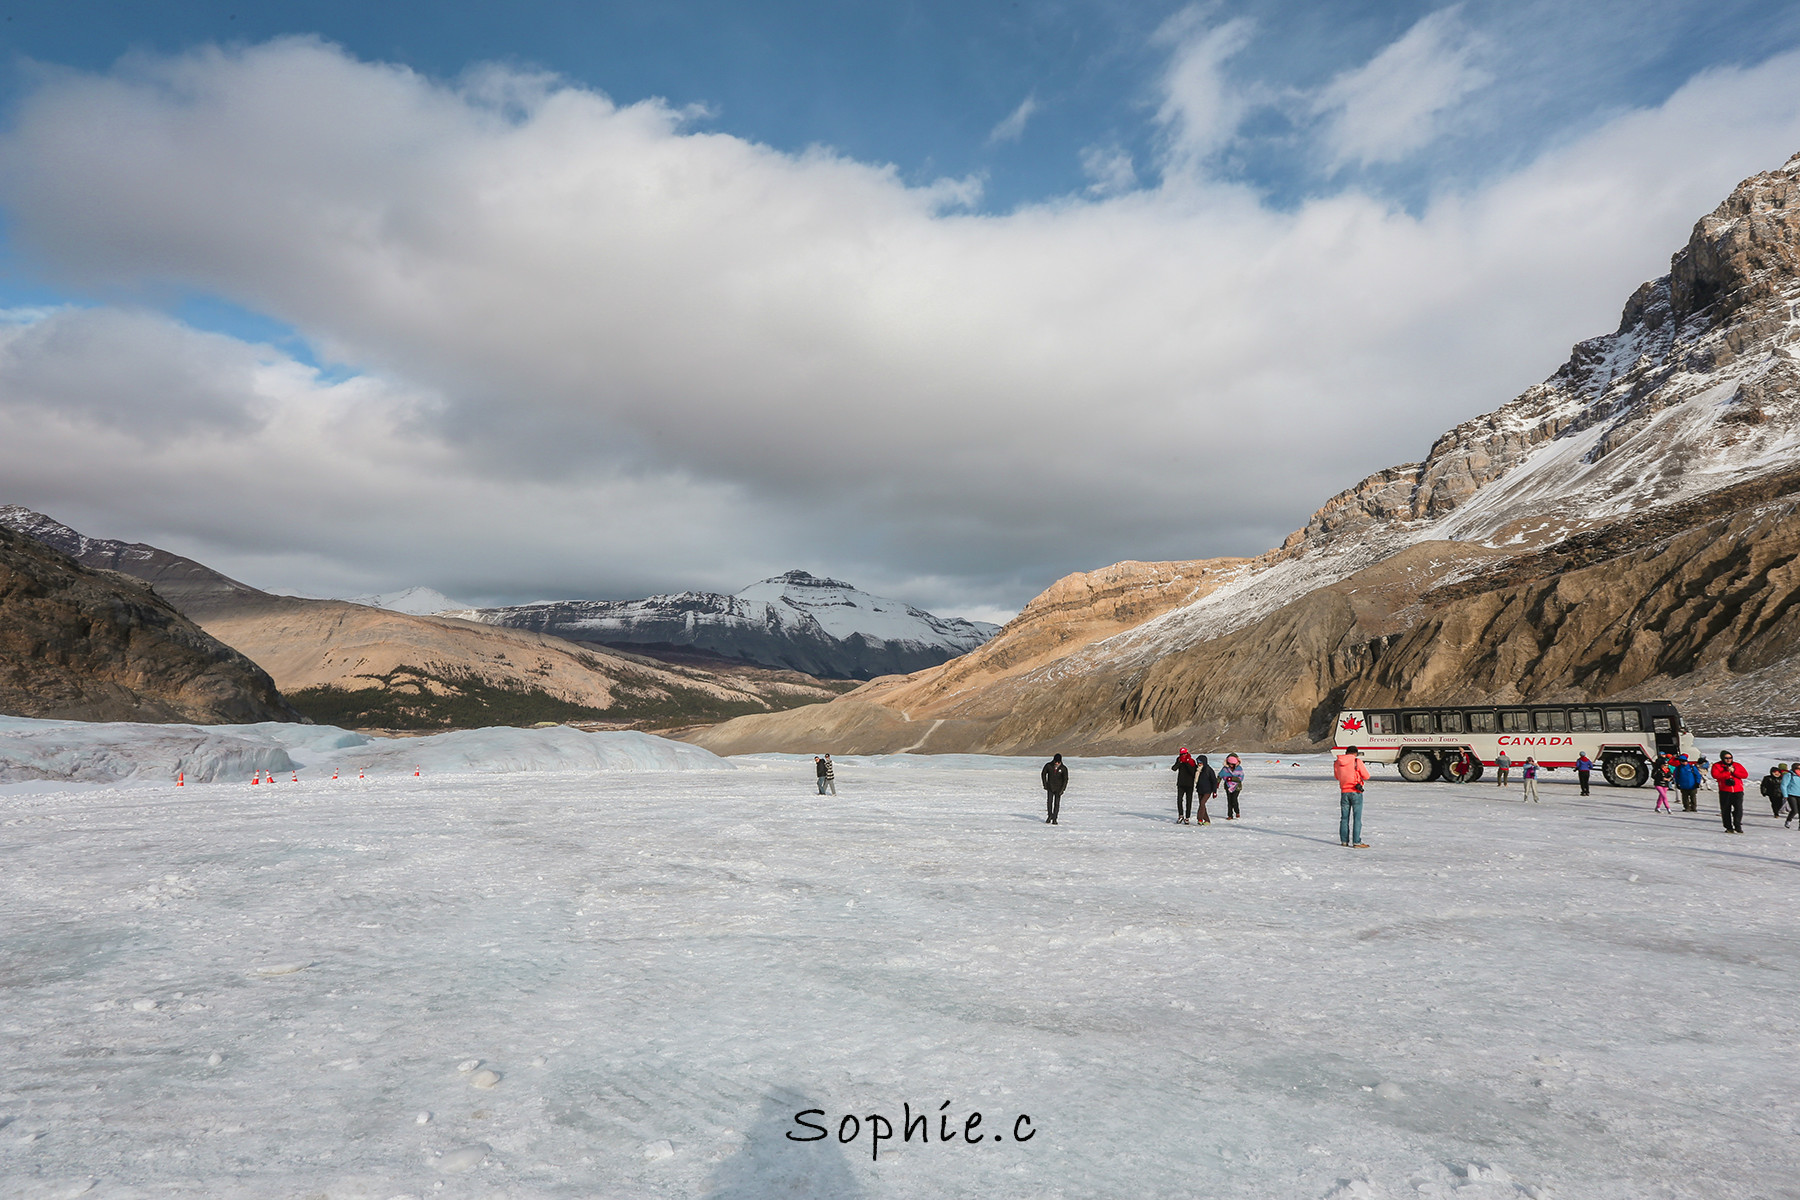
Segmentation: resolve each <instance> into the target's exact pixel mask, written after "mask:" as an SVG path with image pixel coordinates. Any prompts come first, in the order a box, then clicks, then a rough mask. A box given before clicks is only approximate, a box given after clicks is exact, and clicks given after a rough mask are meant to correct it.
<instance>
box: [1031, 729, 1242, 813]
mask: <svg viewBox="0 0 1800 1200" xmlns="http://www.w3.org/2000/svg"><path fill="white" fill-rule="evenodd" d="M1169 769H1170V770H1171V771H1173V772H1175V823H1176V824H1177V825H1211V824H1212V818H1211V817H1209V816H1208V815H1207V813H1206V805H1207V802H1208V801H1209V800H1212V799H1214V798H1216V797H1217V796H1218V794H1219V792H1220V790H1221V789H1222V790H1223V791H1224V792H1225V819H1226V820H1227V821H1235V820H1237V819H1238V818H1239V817H1241V816H1242V815H1243V813H1242V812H1241V811H1240V810H1239V808H1238V801H1239V800H1240V799H1242V797H1243V794H1244V760H1243V759H1241V758H1239V757H1238V756H1237V755H1235V754H1227V755H1226V756H1225V765H1224V766H1223V767H1221V768H1220V769H1219V770H1217V771H1215V770H1213V768H1212V764H1211V763H1209V762H1207V761H1206V755H1204V754H1201V755H1198V756H1196V755H1194V754H1193V753H1191V752H1190V751H1189V750H1188V748H1187V747H1186V746H1183V747H1182V748H1181V753H1180V754H1178V755H1176V757H1175V762H1174V763H1173V765H1171V766H1170V767H1169ZM1038 777H1039V779H1040V780H1042V782H1043V785H1044V824H1046V825H1059V824H1061V823H1062V822H1061V817H1062V798H1063V793H1064V792H1065V791H1067V790H1068V788H1069V768H1068V766H1067V764H1065V763H1064V762H1063V756H1062V755H1060V754H1053V755H1051V756H1050V761H1049V762H1047V763H1045V764H1044V766H1043V769H1042V770H1041V771H1039V772H1038Z"/></svg>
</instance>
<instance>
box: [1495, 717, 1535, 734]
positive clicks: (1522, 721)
mask: <svg viewBox="0 0 1800 1200" xmlns="http://www.w3.org/2000/svg"><path fill="white" fill-rule="evenodd" d="M1500 728H1502V729H1504V730H1506V732H1508V733H1530V732H1531V714H1530V713H1528V712H1504V713H1501V714H1500Z"/></svg>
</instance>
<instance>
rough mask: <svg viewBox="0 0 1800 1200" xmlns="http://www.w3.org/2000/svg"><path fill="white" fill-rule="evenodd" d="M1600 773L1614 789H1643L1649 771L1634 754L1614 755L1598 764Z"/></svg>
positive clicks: (1642, 761) (1648, 776)
mask: <svg viewBox="0 0 1800 1200" xmlns="http://www.w3.org/2000/svg"><path fill="white" fill-rule="evenodd" d="M1600 773H1601V774H1602V775H1604V776H1606V782H1608V783H1610V784H1612V785H1613V786H1614V787H1643V786H1644V781H1645V780H1646V779H1648V778H1650V769H1649V768H1648V767H1647V766H1645V764H1644V760H1643V759H1641V758H1639V757H1638V756H1637V755H1635V754H1616V755H1614V756H1613V757H1611V758H1608V759H1606V760H1605V761H1604V762H1602V763H1601V764H1600Z"/></svg>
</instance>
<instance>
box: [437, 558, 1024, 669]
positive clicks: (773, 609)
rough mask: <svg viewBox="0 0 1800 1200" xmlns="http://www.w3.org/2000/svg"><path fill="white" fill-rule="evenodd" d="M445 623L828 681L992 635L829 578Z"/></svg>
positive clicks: (962, 648) (562, 605)
mask: <svg viewBox="0 0 1800 1200" xmlns="http://www.w3.org/2000/svg"><path fill="white" fill-rule="evenodd" d="M443 615H445V616H452V617H461V618H463V619H465V620H471V621H482V622H485V623H487V624H490V625H505V626H508V627H511V628H514V629H530V630H533V631H535V632H538V633H548V634H554V635H555V636H557V637H563V638H569V639H571V640H574V641H582V642H597V643H600V644H602V645H608V646H618V647H636V648H640V649H649V650H659V649H660V650H686V651H699V652H701V653H705V654H710V655H717V656H720V657H724V658H734V659H740V660H743V661H746V662H753V663H759V664H761V665H763V666H768V667H785V668H789V669H792V670H796V671H804V672H806V673H807V674H809V675H819V676H825V677H829V678H836V679H873V678H875V677H876V676H879V675H895V674H905V673H908V672H911V671H917V670H920V669H921V668H924V667H930V666H936V665H937V664H939V663H942V662H945V661H947V660H949V659H952V658H955V657H956V656H957V655H960V654H966V653H968V652H969V651H970V650H973V649H975V648H976V647H977V646H980V645H982V644H983V643H984V642H986V641H987V640H988V639H989V638H991V637H993V636H994V634H995V633H997V632H998V631H999V626H996V625H990V624H987V623H986V622H982V621H965V620H963V619H962V618H960V617H937V616H933V615H932V614H931V613H928V612H924V611H923V610H921V609H917V608H914V607H913V606H912V605H910V604H903V603H901V602H900V601H898V600H886V599H883V598H882V597H880V596H872V595H870V594H869V593H867V592H863V591H858V590H857V589H856V588H853V587H851V586H850V585H849V584H847V583H843V582H840V581H839V580H836V579H819V578H816V577H815V576H813V575H810V574H808V573H807V572H805V571H789V572H787V573H786V574H784V575H777V576H775V577H774V578H772V579H764V580H761V581H759V582H757V583H753V584H751V585H750V586H749V587H747V588H745V589H744V590H743V591H741V592H738V593H737V594H736V595H731V596H727V595H721V594H720V593H717V592H680V593H677V594H675V595H672V596H651V597H649V598H647V599H644V600H563V601H554V602H550V603H545V604H524V605H516V606H513V607H508V608H474V609H463V610H459V611H452V612H447V613H444V614H443Z"/></svg>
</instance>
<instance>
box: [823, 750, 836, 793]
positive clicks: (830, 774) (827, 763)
mask: <svg viewBox="0 0 1800 1200" xmlns="http://www.w3.org/2000/svg"><path fill="white" fill-rule="evenodd" d="M819 766H821V767H822V768H824V772H825V773H824V777H823V778H822V779H820V780H819V795H821V796H823V795H824V794H825V789H826V788H830V789H831V794H832V795H834V796H835V795H837V772H836V771H835V770H833V769H832V766H831V755H829V754H827V755H826V756H825V757H824V758H823V759H821V760H820V762H819Z"/></svg>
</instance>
